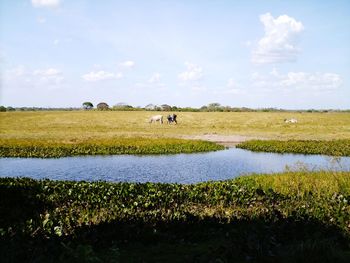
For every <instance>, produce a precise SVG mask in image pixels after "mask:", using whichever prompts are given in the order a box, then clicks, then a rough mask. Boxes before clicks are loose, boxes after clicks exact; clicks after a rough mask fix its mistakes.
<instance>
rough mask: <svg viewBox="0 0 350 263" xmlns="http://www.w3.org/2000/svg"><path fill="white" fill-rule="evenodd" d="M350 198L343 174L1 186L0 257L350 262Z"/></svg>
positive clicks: (349, 180)
mask: <svg viewBox="0 0 350 263" xmlns="http://www.w3.org/2000/svg"><path fill="white" fill-rule="evenodd" d="M349 199H350V173H349V172H327V171H320V172H303V171H300V172H286V173H280V174H275V175H253V176H246V177H240V178H238V179H234V180H228V181H223V182H206V183H200V184H195V185H179V184H153V183H146V184H134V183H105V182H94V183H89V182H68V181H67V182H64V181H49V180H40V181H36V180H31V179H25V178H24V179H16V178H2V179H0V213H1V215H2V217H0V237H1V239H0V252H1V254H2V255H3V259H4V260H5V262H6V260H7V261H8V262H12V261H13V260H14V259H18V261H26V262H74V261H77V260H80V262H85V260H88V259H90V261H91V262H115V261H118V260H119V261H120V262H125V261H127V262H128V261H131V262H135V261H136V262H138V261H144V262H164V261H167V262H181V261H182V262H184V261H185V262H192V261H195V260H197V261H199V262H208V261H210V260H212V261H215V260H217V261H219V262H229V261H230V260H232V258H233V257H234V258H235V259H236V260H237V262H245V261H246V260H247V258H249V259H250V261H253V262H348V260H349V259H350V247H349V246H350V205H349ZM11 260H12V261H11Z"/></svg>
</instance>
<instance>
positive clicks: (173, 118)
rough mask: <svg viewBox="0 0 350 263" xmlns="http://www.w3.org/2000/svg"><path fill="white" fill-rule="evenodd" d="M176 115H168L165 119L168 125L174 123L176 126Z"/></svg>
mask: <svg viewBox="0 0 350 263" xmlns="http://www.w3.org/2000/svg"><path fill="white" fill-rule="evenodd" d="M176 117H177V115H176V114H171V115H168V117H167V119H168V124H170V123H172V122H175V124H177V120H176Z"/></svg>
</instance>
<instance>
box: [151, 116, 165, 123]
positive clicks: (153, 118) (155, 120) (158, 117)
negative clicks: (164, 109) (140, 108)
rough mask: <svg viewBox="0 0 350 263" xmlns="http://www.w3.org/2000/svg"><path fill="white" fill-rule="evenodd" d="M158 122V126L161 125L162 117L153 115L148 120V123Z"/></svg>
mask: <svg viewBox="0 0 350 263" xmlns="http://www.w3.org/2000/svg"><path fill="white" fill-rule="evenodd" d="M157 121H159V123H160V124H163V116H162V115H154V116H152V117H151V118H150V119H149V123H152V122H157Z"/></svg>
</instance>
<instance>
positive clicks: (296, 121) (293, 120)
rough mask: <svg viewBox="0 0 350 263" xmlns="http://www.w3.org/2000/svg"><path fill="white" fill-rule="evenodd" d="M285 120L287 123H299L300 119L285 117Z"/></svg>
mask: <svg viewBox="0 0 350 263" xmlns="http://www.w3.org/2000/svg"><path fill="white" fill-rule="evenodd" d="M284 122H285V123H298V120H297V119H294V118H292V119H284Z"/></svg>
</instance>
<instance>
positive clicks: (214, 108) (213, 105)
mask: <svg viewBox="0 0 350 263" xmlns="http://www.w3.org/2000/svg"><path fill="white" fill-rule="evenodd" d="M219 109H221V104H220V103H217V102H213V103H209V104H208V111H218V110H219Z"/></svg>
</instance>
